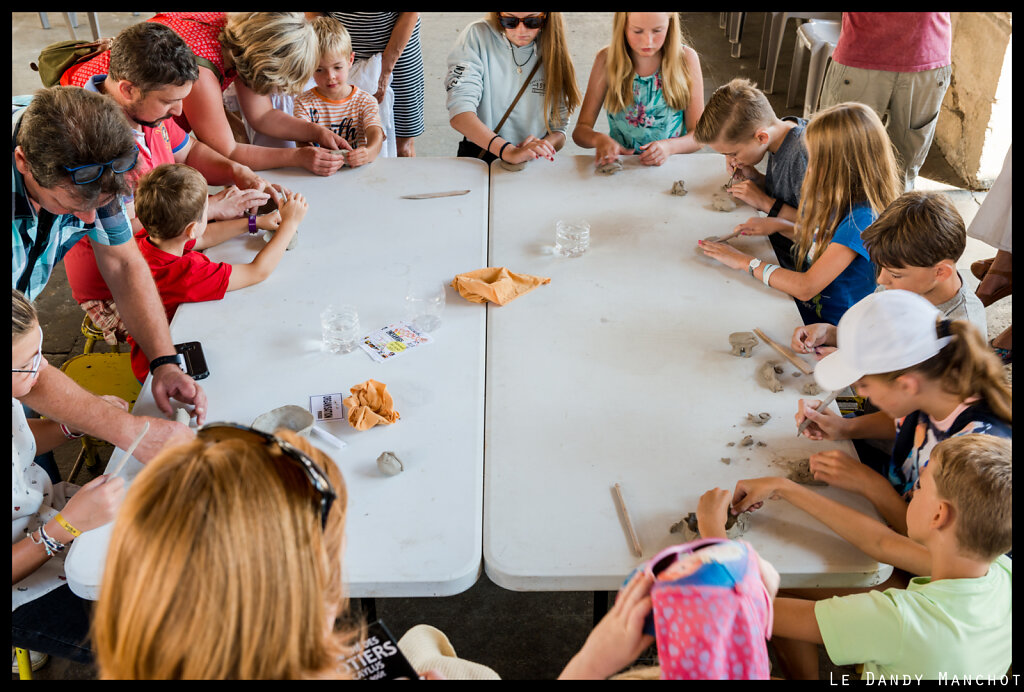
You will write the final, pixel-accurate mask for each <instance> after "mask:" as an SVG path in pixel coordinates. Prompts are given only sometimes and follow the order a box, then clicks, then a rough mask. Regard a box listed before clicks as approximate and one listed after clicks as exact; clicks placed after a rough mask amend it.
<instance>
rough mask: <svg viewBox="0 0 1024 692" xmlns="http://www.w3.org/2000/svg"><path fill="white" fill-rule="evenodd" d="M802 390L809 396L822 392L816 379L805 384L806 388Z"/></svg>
mask: <svg viewBox="0 0 1024 692" xmlns="http://www.w3.org/2000/svg"><path fill="white" fill-rule="evenodd" d="M801 391H802V392H803V393H804V394H806V395H807V396H814V395H815V394H821V389H820V388H819V387H818V385H817V383H816V382H815V381H814V380H811V381H810V382H808V383H807V384H805V385H804V388H803V389H802V390H801Z"/></svg>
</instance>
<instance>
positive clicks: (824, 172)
mask: <svg viewBox="0 0 1024 692" xmlns="http://www.w3.org/2000/svg"><path fill="white" fill-rule="evenodd" d="M804 141H805V145H806V147H807V173H806V174H805V176H804V181H803V185H802V186H801V189H800V205H799V207H798V208H797V220H796V221H795V222H792V221H787V220H785V219H782V218H779V217H774V218H759V217H755V218H751V219H748V220H747V221H746V222H744V223H742V224H740V225H739V226H737V227H736V230H738V231H740V232H741V235H768V234H770V233H773V232H775V231H778V232H780V233H782V234H783V235H785V236H786V237H787V238H789V239H790V240H792V241H793V243H794V247H793V252H794V258H793V259H794V264H795V266H796V270H795V271H790V270H788V269H784V268H780V267H779V266H778V265H775V264H770V263H767V262H762V261H761V260H760V259H759V258H756V257H754V256H752V255H749V254H747V253H745V252H742V251H740V250H737V249H736V248H734V247H732V246H731V245H729V244H727V243H715V242H707V241H698V245H699V246H700V248H701V249H702V250H703V251H704V254H706V255H707V256H708V257H711V258H713V259H715V260H718V261H719V262H722V263H723V264H725V265H726V266H728V267H731V268H732V269H736V270H739V271H745V272H748V273H749V274H750V275H751V277H753V278H754V279H756V280H759V281H761V282H762V283H764V285H765V286H771V287H772V288H775V289H777V290H779V291H782V292H783V293H786V294H788V295H790V296H793V297H794V298H795V299H796V301H797V308H798V309H799V310H800V316H801V318H802V319H803V321H804V323H805V324H812V323H816V322H827V323H829V324H838V322H839V318H841V317H842V316H843V313H845V312H846V310H847V309H849V308H850V306H852V305H853V304H854V303H856V302H857V301H859V300H860V299H861V298H863V297H864V296H866V295H868V294H870V293H871V292H873V291H874V290H875V288H876V283H875V266H874V265H873V264H872V263H871V260H870V258H869V256H868V251H867V250H866V249H865V247H864V243H863V242H862V241H861V237H860V235H861V233H862V232H863V231H864V230H865V229H866V228H867V227H868V226H870V225H871V224H872V223H873V222H874V220H875V219H876V218H878V216H879V214H881V213H882V211H883V210H885V208H886V207H887V206H889V204H890V203H891V202H892V201H893V200H895V199H896V198H897V197H899V196H900V194H901V193H902V191H903V188H902V185H901V184H900V182H899V177H898V168H897V166H896V158H895V156H894V154H893V148H892V144H891V143H890V141H889V137H888V135H886V133H885V128H884V127H883V126H882V121H881V120H879V118H878V115H876V114H875V112H874V111H873V110H871V109H870V108H868V107H867V106H865V105H863V104H860V103H852V102H851V103H840V104H837V105H835V106H832V107H831V108H827V109H825V110H822V111H819V112H818V113H817V114H815V115H814V117H813V118H811V120H810V122H809V123H808V124H807V129H806V131H805V132H804Z"/></svg>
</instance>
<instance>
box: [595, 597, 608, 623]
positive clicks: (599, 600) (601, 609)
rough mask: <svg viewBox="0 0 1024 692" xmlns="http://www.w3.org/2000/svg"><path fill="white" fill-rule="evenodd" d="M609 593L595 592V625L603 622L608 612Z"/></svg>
mask: <svg viewBox="0 0 1024 692" xmlns="http://www.w3.org/2000/svg"><path fill="white" fill-rule="evenodd" d="M608 593H609V592H607V591H595V592H594V626H595V627H596V626H597V623H599V622H601V618H603V617H604V616H605V615H607V614H608Z"/></svg>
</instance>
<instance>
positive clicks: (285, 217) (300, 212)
mask: <svg viewBox="0 0 1024 692" xmlns="http://www.w3.org/2000/svg"><path fill="white" fill-rule="evenodd" d="M278 211H280V212H281V223H282V224H283V223H286V222H288V221H291V222H292V223H294V224H295V225H296V226H297V225H298V224H299V222H300V221H302V219H303V218H304V217H305V216H306V212H307V211H309V204H308V203H307V202H306V198H305V197H303V196H302V195H301V194H299V193H298V192H293V193H290V194H288V195H286V196H285V200H284V204H282V205H281V208H280V209H279V210H278Z"/></svg>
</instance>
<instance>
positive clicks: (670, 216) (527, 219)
mask: <svg viewBox="0 0 1024 692" xmlns="http://www.w3.org/2000/svg"><path fill="white" fill-rule="evenodd" d="M622 160H623V163H624V164H625V168H624V170H622V171H621V172H619V173H616V174H614V175H611V176H605V175H600V174H595V173H594V171H593V157H592V156H576V157H560V158H556V160H555V161H554V162H553V163H552V162H548V161H543V160H542V161H536V162H533V163H531V164H529V165H528V166H527V167H526V169H525V170H523V171H521V172H509V171H506V170H504V169H502V168H501V167H500V166H497V165H492V168H491V202H490V235H489V264H490V265H491V266H507V267H508V268H509V269H511V270H512V271H514V272H522V273H527V274H535V275H540V276H546V277H550V278H551V283H550V284H548V285H545V286H541V287H539V288H537V289H535V290H534V291H532V292H531V293H529V294H527V295H525V296H523V297H521V298H519V299H517V300H516V301H514V302H512V303H510V304H508V305H505V306H503V307H495V306H489V307H488V327H487V330H488V334H487V405H486V433H485V443H486V446H485V449H486V453H485V460H486V461H485V463H486V469H487V474H486V477H485V482H484V566H485V569H486V571H487V574H488V576H489V577H490V578H491V579H492V580H493V581H494V582H495V583H497V584H499V585H501V586H503V587H505V588H509V589H515V590H529V591H537V590H545V591H546V590H594V591H597V590H603V591H610V590H615V589H617V588H618V587H619V586H620V585H621V583H622V580H623V578H624V577H625V576H626V575H628V574H629V573H630V571H631V570H632V569H633V568H634V567H635V566H636V565H637V564H638V563H639V562H640V559H639V558H637V557H635V556H634V555H633V554H632V553H631V550H630V547H629V545H630V544H629V540H628V538H627V536H626V534H625V532H624V529H623V526H622V523H621V521H620V518H619V515H618V513H617V510H616V505H615V503H614V501H613V496H612V491H611V487H612V485H613V484H614V483H616V482H619V483H621V485H622V490H623V494H624V499H625V503H626V506H627V508H628V510H629V513H630V515H631V518H632V521H633V523H634V526H635V528H636V531H637V533H638V534H639V538H640V542H641V545H642V546H643V557H644V558H650V557H652V556H653V555H654V554H655V553H657V552H658V551H659V550H661V549H662V548H664V547H666V546H668V545H672V544H674V543H679V542H681V541H682V540H683V539H682V536H681V535H679V534H670V533H669V527H670V526H671V525H672V524H674V523H675V522H677V521H678V520H680V519H681V518H682V517H683V516H684V515H686V514H687V513H689V512H691V511H695V510H696V508H697V500H698V498H699V497H700V495H701V494H702V493H703V492H704V491H706V490H708V489H710V488H713V487H716V486H718V487H722V488H728V489H730V490H731V489H732V488H733V487H734V486H735V484H736V481H738V480H740V479H742V478H750V477H757V476H764V475H781V474H782V473H783V471H782V469H781V468H780V467H779V466H777V465H773V464H772V463H771V462H772V461H773V460H775V459H778V458H781V457H786V458H788V457H793V456H801V455H802V456H805V457H806V456H808V455H809V453H811V452H813V451H816V450H822V449H828V448H834V447H838V448H841V449H843V450H845V451H847V452H849V453H851V454H855V452H854V450H853V446H852V444H850V443H849V442H843V443H838V444H837V443H820V442H811V441H809V440H806V439H804V438H802V437H801V438H797V436H796V426H795V423H794V419H793V416H794V414H795V412H796V408H797V400H798V399H799V398H801V396H803V395H802V394H801V393H800V388H801V387H802V386H803V385H804V384H805V383H807V382H808V380H809V379H810V378H809V376H807V375H803V376H801V377H794V376H793V375H792V373H793V372H796V368H795V367H794V366H792V365H791V364H789V363H788V362H786V361H785V360H784V359H783V358H782V357H781V356H779V355H778V354H776V353H775V352H774V351H772V350H771V349H770V347H768V346H767V345H765V344H761V345H760V346H758V347H757V349H756V350H755V352H754V355H753V356H752V357H751V358H739V357H736V356H733V355H731V354H730V347H729V342H728V336H729V334H730V333H731V332H737V331H750V330H752V329H753V328H754V327H760V328H761V329H763V330H765V332H766V333H767V334H768V335H769V336H773V338H774V339H775V340H776V341H779V342H782V343H784V344H788V343H789V335H790V334H791V332H792V330H793V328H794V327H795V326H797V325H799V324H800V320H799V316H798V314H797V310H796V306H795V305H794V303H793V301H792V299H791V298H790V297H788V296H786V295H784V294H782V293H780V292H779V291H776V290H774V289H770V288H766V287H765V286H763V285H762V284H761V283H760V282H759V281H755V280H753V279H751V278H750V277H749V276H747V275H746V274H743V273H740V272H737V271H734V270H731V269H728V268H726V267H725V266H724V265H721V264H719V263H717V262H714V261H712V260H711V259H709V258H707V257H705V256H704V255H703V254H702V253H700V252H699V251H697V250H696V243H697V240H698V239H700V238H704V237H707V236H711V235H723V234H725V233H728V232H730V231H731V230H732V229H733V228H734V227H735V225H736V224H737V223H739V222H740V221H742V220H745V219H746V218H749V217H750V216H752V215H754V214H755V213H756V212H754V210H752V209H751V208H750V207H746V206H743V207H740V208H739V209H738V210H736V211H734V212H719V211H715V210H713V209H712V207H711V195H712V194H713V193H714V192H716V191H718V190H719V189H720V188H721V186H722V185H723V184H724V183H725V182H726V180H727V179H728V177H729V176H728V173H727V172H726V169H725V164H724V160H723V158H722V157H721V156H718V155H711V154H690V155H686V156H673V157H671V160H670V162H669V163H667V164H665V165H664V166H661V167H645V166H641V165H640V164H639V163H638V162H637V159H636V157H623V159H622ZM676 180H684V181H685V186H686V188H687V189H688V190H689V194H687V195H686V196H682V197H677V196H673V195H671V194H670V192H669V191H670V189H671V187H672V183H673V182H674V181H676ZM571 218H583V219H586V220H587V221H589V222H590V226H591V231H590V235H591V247H590V250H589V251H588V252H587V253H586V254H585V255H583V256H582V257H579V258H563V257H559V256H556V255H553V254H552V253H551V246H552V244H553V239H554V233H555V222H556V221H557V220H558V219H571ZM731 242H733V244H734V245H735V246H736V247H740V248H746V249H748V250H749V251H750V252H751V253H753V254H756V255H758V256H760V257H762V258H771V257H774V255H773V254H772V250H771V248H770V245H769V243H768V241H767V239H765V238H763V237H757V238H752V237H746V238H740V239H737V240H735V241H731ZM769 359H771V360H778V361H780V362H781V364H782V365H783V366H784V368H785V370H784V374H783V375H782V379H783V382H784V384H785V389H784V391H783V392H780V393H772V392H771V391H769V390H768V389H767V388H765V387H763V386H761V385H759V384H758V383H757V382H756V381H755V370H756V368H757V367H758V366H759V365H760V364H761V363H763V362H764V361H765V360H769ZM760 412H768V413H770V414H771V416H772V418H771V420H770V421H769V422H768V423H767V424H765V425H764V426H762V427H756V426H753V425H748V424H746V416H747V414H748V413H755V414H757V413H760ZM748 434H749V435H752V437H753V439H754V440H755V441H762V442H764V443H765V446H758V445H756V443H755V444H754V445H752V446H750V447H741V446H739V445H740V441H741V439H742V438H743V437H744V436H745V435H748ZM729 442H734V443H736V444H735V446H727V445H728V443H729ZM723 458H728V459H730V462H729V463H728V464H726V463H724V462H723V461H722V459H723ZM819 491H820V492H822V493H823V494H825V495H827V496H829V497H832V498H835V499H837V500H839V501H840V502H843V503H845V504H848V505H851V506H853V507H855V508H857V509H859V510H861V511H865V512H873V509H872V508H871V506H870V504H869V503H867V502H866V501H865V500H864V499H863V498H861V497H859V496H856V495H854V494H852V493H849V492H845V491H842V490H838V489H835V488H821V489H820V490H819ZM750 521H751V524H750V529H749V531H748V533H747V534H746V536H745V539H746V540H749V541H750V543H751V544H752V545H753V546H754V547H755V548H756V549H757V550H758V551H759V553H760V554H761V555H762V556H763V557H764V558H766V559H767V560H769V561H771V562H772V563H773V564H774V565H775V567H776V568H777V569H778V570H779V572H780V573H781V575H782V583H783V586H788V587H797V586H801V587H810V586H866V585H873V584H877V583H880V582H882V581H884V580H885V579H886V578H887V577H888V575H889V573H890V572H891V569H892V568H891V567H890V566H889V565H883V564H879V563H877V562H876V561H874V560H872V559H870V558H868V557H867V556H866V555H864V554H863V553H862V552H861V551H859V550H858V549H856V548H855V547H853V546H852V545H850V544H849V543H847V542H846V541H844V540H842V539H841V538H839V537H838V536H837V535H835V534H834V533H833V532H832V531H830V530H829V529H828V528H826V527H825V526H824V525H823V524H821V523H820V522H818V521H816V520H814V519H812V518H810V517H809V516H808V515H806V514H804V513H802V512H801V511H799V510H797V509H796V508H794V507H792V506H790V505H788V504H787V503H785V502H768V503H766V505H765V507H764V508H763V509H761V510H760V511H757V512H755V513H754V514H753V515H752V516H751V519H750Z"/></svg>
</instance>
